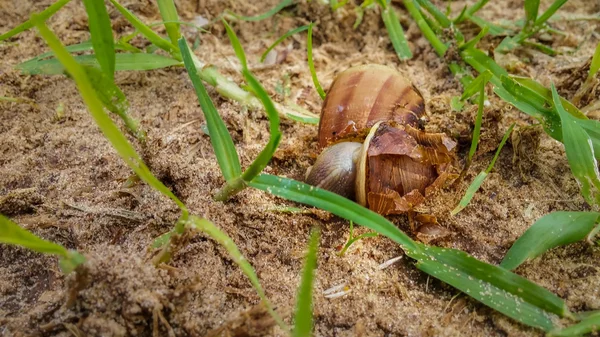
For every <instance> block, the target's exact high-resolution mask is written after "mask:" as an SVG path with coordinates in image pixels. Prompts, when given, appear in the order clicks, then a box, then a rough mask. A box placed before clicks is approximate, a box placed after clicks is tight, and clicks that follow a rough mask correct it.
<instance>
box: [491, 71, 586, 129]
mask: <svg viewBox="0 0 600 337" xmlns="http://www.w3.org/2000/svg"><path fill="white" fill-rule="evenodd" d="M510 79H511V80H513V81H515V82H517V83H519V84H520V85H522V86H523V87H525V88H527V89H528V90H529V92H528V93H527V95H528V96H539V97H541V98H542V101H544V102H543V103H540V104H544V105H550V106H554V103H553V100H552V91H551V90H550V89H548V88H546V87H544V86H543V85H542V84H541V83H539V82H537V81H536V80H534V79H532V78H529V77H519V76H510ZM502 83H503V85H504V86H506V85H505V79H502ZM519 98H521V97H519ZM523 98H524V97H523ZM560 102H561V103H562V105H563V108H565V110H567V112H568V113H570V114H571V115H573V117H575V118H577V119H587V117H586V116H585V115H584V114H583V113H582V112H581V111H580V110H579V109H577V107H576V106H575V105H573V103H571V102H569V100H567V99H565V98H563V97H561V98H560ZM554 114H555V115H556V116H557V117H558V115H557V114H556V112H554Z"/></svg>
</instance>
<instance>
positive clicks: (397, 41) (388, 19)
mask: <svg viewBox="0 0 600 337" xmlns="http://www.w3.org/2000/svg"><path fill="white" fill-rule="evenodd" d="M381 19H382V20H383V23H384V24H385V28H386V29H387V31H388V35H389V36H390V41H392V45H393V46H394V50H395V51H396V55H397V56H398V58H399V59H400V61H403V60H408V59H411V58H412V56H413V55H412V52H411V51H410V48H409V47H408V41H406V37H405V36H404V30H402V26H401V25H400V20H399V19H398V16H397V15H396V12H395V11H394V8H392V6H389V5H386V6H385V7H382V8H381Z"/></svg>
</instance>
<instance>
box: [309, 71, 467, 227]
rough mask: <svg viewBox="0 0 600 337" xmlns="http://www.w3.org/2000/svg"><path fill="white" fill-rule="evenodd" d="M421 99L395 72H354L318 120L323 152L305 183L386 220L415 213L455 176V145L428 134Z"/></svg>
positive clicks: (343, 76)
mask: <svg viewBox="0 0 600 337" xmlns="http://www.w3.org/2000/svg"><path fill="white" fill-rule="evenodd" d="M425 122H426V120H425V103H424V100H423V96H422V95H421V94H420V92H419V91H418V90H417V89H416V88H415V87H414V86H413V85H412V84H411V83H410V81H408V80H407V79H406V78H404V77H403V76H402V75H401V74H400V73H399V72H397V71H396V70H394V69H393V68H390V67H387V66H382V65H374V64H370V65H364V66H357V67H352V68H350V69H348V70H345V71H344V72H342V73H340V74H339V75H338V76H337V78H336V79H335V80H334V81H333V83H332V85H331V87H330V88H329V90H328V92H327V96H326V98H325V101H324V102H323V107H322V110H321V119H320V121H319V131H318V142H319V146H320V148H322V149H324V150H323V151H322V152H321V154H320V155H319V156H318V157H317V159H316V161H315V164H314V165H313V166H312V167H311V168H309V169H308V171H307V172H306V179H305V180H306V182H307V183H308V184H310V185H313V186H317V187H320V188H324V189H327V190H329V191H332V192H335V193H337V194H340V195H342V196H344V197H346V198H349V199H353V200H356V201H357V202H358V203H359V204H361V205H363V206H367V207H369V209H371V210H373V211H375V212H377V213H380V214H382V215H387V214H401V213H406V212H412V210H413V208H414V207H415V206H417V205H418V204H420V203H422V202H423V201H424V200H425V198H426V197H427V196H428V195H430V194H431V193H432V192H433V191H434V190H436V189H438V188H439V187H441V186H442V185H443V184H444V183H445V181H447V180H448V179H449V178H450V176H451V172H450V171H451V168H452V163H453V161H454V158H455V155H454V150H455V147H456V142H455V141H453V140H452V139H450V138H449V137H448V136H446V135H445V134H443V133H427V132H425V131H422V130H421V129H422V128H423V126H424V124H425Z"/></svg>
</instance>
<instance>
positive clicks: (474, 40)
mask: <svg viewBox="0 0 600 337" xmlns="http://www.w3.org/2000/svg"><path fill="white" fill-rule="evenodd" d="M489 30H490V27H489V26H485V27H483V28H482V29H481V30H480V31H479V33H478V34H477V35H476V36H475V37H474V38H472V39H471V40H469V41H467V42H466V43H465V44H463V45H462V46H460V47H459V50H463V49H466V48H475V46H477V44H478V43H479V41H481V39H482V38H483V37H484V36H486V35H487V33H488V32H489Z"/></svg>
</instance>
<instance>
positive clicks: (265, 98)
mask: <svg viewBox="0 0 600 337" xmlns="http://www.w3.org/2000/svg"><path fill="white" fill-rule="evenodd" d="M223 24H224V25H225V29H226V30H227V35H228V36H229V39H230V42H231V45H232V46H233V49H234V50H235V52H236V55H237V56H238V58H239V60H240V63H242V66H243V69H242V74H243V75H244V79H245V80H246V82H247V83H248V85H249V86H250V88H251V89H252V91H253V92H254V94H255V95H256V97H257V98H258V99H259V100H260V102H261V103H262V105H263V106H264V108H265V111H266V113H267V116H268V117H269V134H270V136H269V142H268V143H267V145H265V147H264V148H263V150H262V151H261V152H260V153H259V154H258V156H257V157H256V158H255V159H254V161H253V162H252V164H250V166H248V168H246V170H245V171H244V172H243V173H242V175H241V177H237V178H235V179H233V180H232V181H228V182H227V184H225V186H223V188H221V190H219V191H218V192H217V194H216V196H215V199H216V200H219V201H225V200H227V199H228V198H229V197H230V196H232V195H234V194H236V193H237V192H239V191H241V190H243V189H244V188H245V187H246V185H247V184H248V182H249V181H250V180H252V179H254V177H256V176H257V175H258V174H259V173H260V172H262V170H263V169H264V168H265V167H266V166H267V164H268V163H269V161H270V160H271V158H272V157H273V154H274V153H275V150H277V146H278V145H279V142H280V141H281V131H280V130H279V112H278V111H277V109H276V108H275V104H273V101H272V100H271V98H270V97H269V95H268V94H267V91H266V90H265V88H263V86H262V85H261V84H260V82H259V81H258V80H257V79H256V77H254V75H253V74H252V73H251V72H250V70H249V69H248V64H247V63H246V55H245V53H244V49H243V48H242V45H241V43H240V41H239V40H238V38H237V36H236V35H235V32H234V31H233V29H232V28H231V26H229V24H228V23H227V22H226V21H225V20H223Z"/></svg>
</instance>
